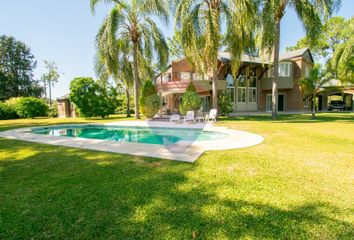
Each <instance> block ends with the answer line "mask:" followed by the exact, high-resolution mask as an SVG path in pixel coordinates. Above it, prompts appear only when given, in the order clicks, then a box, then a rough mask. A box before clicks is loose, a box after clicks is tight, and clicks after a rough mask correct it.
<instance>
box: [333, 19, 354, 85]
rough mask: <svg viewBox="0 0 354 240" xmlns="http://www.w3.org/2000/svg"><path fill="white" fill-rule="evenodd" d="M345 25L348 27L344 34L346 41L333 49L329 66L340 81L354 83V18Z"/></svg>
mask: <svg viewBox="0 0 354 240" xmlns="http://www.w3.org/2000/svg"><path fill="white" fill-rule="evenodd" d="M346 23H347V24H348V25H349V27H347V30H346V31H345V32H344V34H345V35H346V36H347V39H346V40H345V41H343V42H342V43H339V44H338V45H337V46H335V47H334V51H333V57H332V59H331V61H330V66H331V67H332V68H334V69H332V70H334V72H335V73H336V77H338V78H339V79H340V80H341V81H344V82H351V83H354V17H352V18H351V19H350V20H348V21H347V22H346ZM342 31H343V30H342ZM344 34H343V35H344Z"/></svg>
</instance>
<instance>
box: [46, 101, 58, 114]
mask: <svg viewBox="0 0 354 240" xmlns="http://www.w3.org/2000/svg"><path fill="white" fill-rule="evenodd" d="M48 117H53V118H56V117H58V103H57V102H53V104H52V106H49V109H48Z"/></svg>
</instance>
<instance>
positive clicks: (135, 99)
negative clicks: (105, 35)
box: [133, 42, 140, 119]
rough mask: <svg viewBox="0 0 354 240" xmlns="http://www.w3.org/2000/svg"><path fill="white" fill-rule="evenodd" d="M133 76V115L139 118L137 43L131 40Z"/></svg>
mask: <svg viewBox="0 0 354 240" xmlns="http://www.w3.org/2000/svg"><path fill="white" fill-rule="evenodd" d="M133 77H134V105H135V113H134V117H135V118H136V119H139V118H140V116H139V73H138V43H137V42H133Z"/></svg>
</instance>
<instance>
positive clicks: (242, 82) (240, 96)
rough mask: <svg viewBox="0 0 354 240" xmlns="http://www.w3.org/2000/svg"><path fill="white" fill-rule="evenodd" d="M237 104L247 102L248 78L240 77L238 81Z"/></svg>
mask: <svg viewBox="0 0 354 240" xmlns="http://www.w3.org/2000/svg"><path fill="white" fill-rule="evenodd" d="M237 102H239V103H245V102H246V76H244V75H240V76H239V77H238V79H237Z"/></svg>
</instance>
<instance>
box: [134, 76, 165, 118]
mask: <svg viewBox="0 0 354 240" xmlns="http://www.w3.org/2000/svg"><path fill="white" fill-rule="evenodd" d="M139 103H140V106H141V112H142V113H143V114H144V116H145V117H147V118H153V117H154V116H155V114H156V113H157V112H158V111H159V108H160V97H159V95H158V94H157V91H156V88H155V86H154V84H153V83H152V81H151V80H147V81H145V83H144V85H143V90H142V94H141V97H140V100H139Z"/></svg>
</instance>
